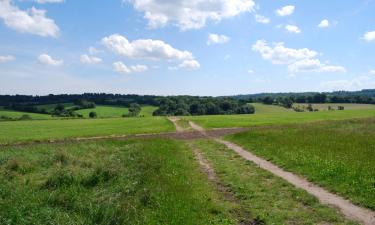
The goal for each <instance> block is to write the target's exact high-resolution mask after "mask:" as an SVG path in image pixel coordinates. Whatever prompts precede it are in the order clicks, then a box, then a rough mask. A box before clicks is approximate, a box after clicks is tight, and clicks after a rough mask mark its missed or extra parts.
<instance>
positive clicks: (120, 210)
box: [0, 139, 237, 225]
mask: <svg viewBox="0 0 375 225" xmlns="http://www.w3.org/2000/svg"><path fill="white" fill-rule="evenodd" d="M0 180H1V182H0V224H10V225H13V224H22V225H29V224H30V225H31V224H33V225H34V224H36V225H37V224H103V225H111V224H134V225H137V224H139V225H143V224H155V225H158V224H160V225H164V224H187V225H206V224H215V225H216V224H237V222H236V220H235V218H234V217H233V216H232V214H231V213H230V211H231V209H232V208H233V206H232V204H231V203H229V202H226V201H224V200H222V199H223V198H221V196H220V194H219V193H217V192H216V191H215V189H214V187H213V186H212V185H210V184H209V183H208V181H207V179H206V177H205V175H204V174H203V173H201V172H200V169H199V166H198V164H197V162H196V161H195V159H194V158H193V155H192V152H191V150H190V149H188V148H187V147H186V145H184V144H182V143H181V142H177V141H172V140H158V139H155V140H142V141H136V140H129V141H99V142H83V143H80V144H44V145H37V146H36V145H34V146H29V147H16V148H15V147H13V148H7V149H5V150H3V151H1V152H0Z"/></svg>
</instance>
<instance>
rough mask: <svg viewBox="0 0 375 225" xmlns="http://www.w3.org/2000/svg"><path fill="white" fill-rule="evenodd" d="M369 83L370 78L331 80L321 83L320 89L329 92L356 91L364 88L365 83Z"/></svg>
mask: <svg viewBox="0 0 375 225" xmlns="http://www.w3.org/2000/svg"><path fill="white" fill-rule="evenodd" d="M369 81H370V78H369V77H367V76H360V77H355V78H353V79H348V80H332V81H326V82H322V83H321V84H320V87H321V88H323V89H326V90H327V89H328V90H331V91H340V90H357V89H360V88H362V87H364V86H365V84H366V83H368V82H369Z"/></svg>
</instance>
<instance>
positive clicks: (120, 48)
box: [102, 34, 193, 60]
mask: <svg viewBox="0 0 375 225" xmlns="http://www.w3.org/2000/svg"><path fill="white" fill-rule="evenodd" d="M102 43H103V44H104V46H106V47H107V48H108V49H109V50H110V51H112V52H114V53H116V54H118V55H122V56H126V57H129V58H135V59H151V60H186V59H193V55H192V54H191V53H190V52H188V51H181V50H178V49H175V48H173V47H172V46H170V45H169V44H167V43H165V42H163V41H160V40H152V39H139V40H135V41H132V42H129V41H128V39H126V37H124V36H121V35H119V34H113V35H111V36H109V37H105V38H103V39H102Z"/></svg>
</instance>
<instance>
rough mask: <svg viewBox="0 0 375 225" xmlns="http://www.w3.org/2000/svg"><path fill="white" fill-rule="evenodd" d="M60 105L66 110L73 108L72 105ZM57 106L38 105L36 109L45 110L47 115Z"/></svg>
mask: <svg viewBox="0 0 375 225" xmlns="http://www.w3.org/2000/svg"><path fill="white" fill-rule="evenodd" d="M62 104H63V105H64V106H65V108H66V109H69V108H71V107H73V106H74V104H73V103H62ZM57 105H58V104H47V105H38V106H37V108H38V109H45V110H46V111H47V112H48V113H52V112H53V111H54V110H55V108H56V106H57Z"/></svg>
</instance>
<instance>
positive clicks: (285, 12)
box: [276, 5, 296, 16]
mask: <svg viewBox="0 0 375 225" xmlns="http://www.w3.org/2000/svg"><path fill="white" fill-rule="evenodd" d="M295 8H296V7H295V6H294V5H287V6H284V7H282V8H281V9H278V10H276V14H277V15H278V16H290V15H292V14H293V13H294V10H295Z"/></svg>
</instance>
